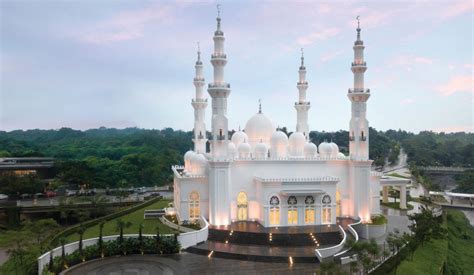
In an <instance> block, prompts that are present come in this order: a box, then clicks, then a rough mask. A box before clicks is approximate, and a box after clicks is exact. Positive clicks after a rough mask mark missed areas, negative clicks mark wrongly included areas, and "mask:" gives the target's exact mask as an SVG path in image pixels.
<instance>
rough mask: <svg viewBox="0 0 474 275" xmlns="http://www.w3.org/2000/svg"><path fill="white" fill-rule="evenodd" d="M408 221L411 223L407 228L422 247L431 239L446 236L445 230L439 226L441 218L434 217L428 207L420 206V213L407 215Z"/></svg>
mask: <svg viewBox="0 0 474 275" xmlns="http://www.w3.org/2000/svg"><path fill="white" fill-rule="evenodd" d="M408 219H409V220H410V221H412V224H411V225H409V226H408V227H409V228H410V230H411V232H412V233H413V235H414V238H416V239H417V240H418V241H419V242H420V244H421V245H422V246H423V244H424V243H426V242H429V241H430V240H431V239H432V238H435V239H439V238H444V237H445V235H446V229H445V228H443V227H442V226H441V224H442V222H443V221H442V216H439V217H435V216H434V215H433V211H432V210H431V209H429V208H428V207H425V206H423V205H422V206H421V212H419V213H414V214H411V215H409V216H408Z"/></svg>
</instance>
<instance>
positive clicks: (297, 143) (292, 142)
mask: <svg viewBox="0 0 474 275" xmlns="http://www.w3.org/2000/svg"><path fill="white" fill-rule="evenodd" d="M288 143H289V148H290V155H291V156H293V157H302V156H303V155H304V145H305V144H306V138H305V137H304V135H303V133H300V132H294V133H293V134H291V136H290V138H289V139H288Z"/></svg>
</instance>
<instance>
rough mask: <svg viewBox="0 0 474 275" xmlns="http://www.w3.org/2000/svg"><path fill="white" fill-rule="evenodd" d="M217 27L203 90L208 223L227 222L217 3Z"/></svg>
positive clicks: (224, 91) (224, 90)
mask: <svg viewBox="0 0 474 275" xmlns="http://www.w3.org/2000/svg"><path fill="white" fill-rule="evenodd" d="M217 11H218V13H217V30H216V31H215V32H214V53H213V54H212V55H211V63H212V66H213V67H214V82H213V83H210V84H209V88H208V89H207V91H208V92H209V95H211V97H212V140H211V154H210V159H209V222H210V224H212V225H229V224H230V223H231V208H230V205H231V199H230V188H231V187H230V161H231V160H230V156H228V147H227V146H228V143H229V138H228V129H227V97H228V96H229V94H230V85H229V84H227V83H226V82H225V81H224V67H225V65H226V63H227V59H226V58H227V57H226V55H225V53H224V40H225V38H224V32H223V31H222V30H221V18H220V10H219V5H217Z"/></svg>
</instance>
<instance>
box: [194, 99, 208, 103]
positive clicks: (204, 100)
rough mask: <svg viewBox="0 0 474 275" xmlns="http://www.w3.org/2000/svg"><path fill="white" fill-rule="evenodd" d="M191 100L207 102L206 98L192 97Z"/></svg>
mask: <svg viewBox="0 0 474 275" xmlns="http://www.w3.org/2000/svg"><path fill="white" fill-rule="evenodd" d="M191 102H192V103H205V102H207V98H193V99H192V100H191Z"/></svg>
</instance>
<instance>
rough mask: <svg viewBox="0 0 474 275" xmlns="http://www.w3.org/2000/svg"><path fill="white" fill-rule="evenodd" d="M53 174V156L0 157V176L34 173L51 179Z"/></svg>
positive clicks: (39, 176) (42, 177)
mask: <svg viewBox="0 0 474 275" xmlns="http://www.w3.org/2000/svg"><path fill="white" fill-rule="evenodd" d="M54 174H55V173H54V158H43V157H24V158H0V176H3V175H15V176H20V177H22V176H28V175H35V176H38V178H41V179H51V178H54Z"/></svg>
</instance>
